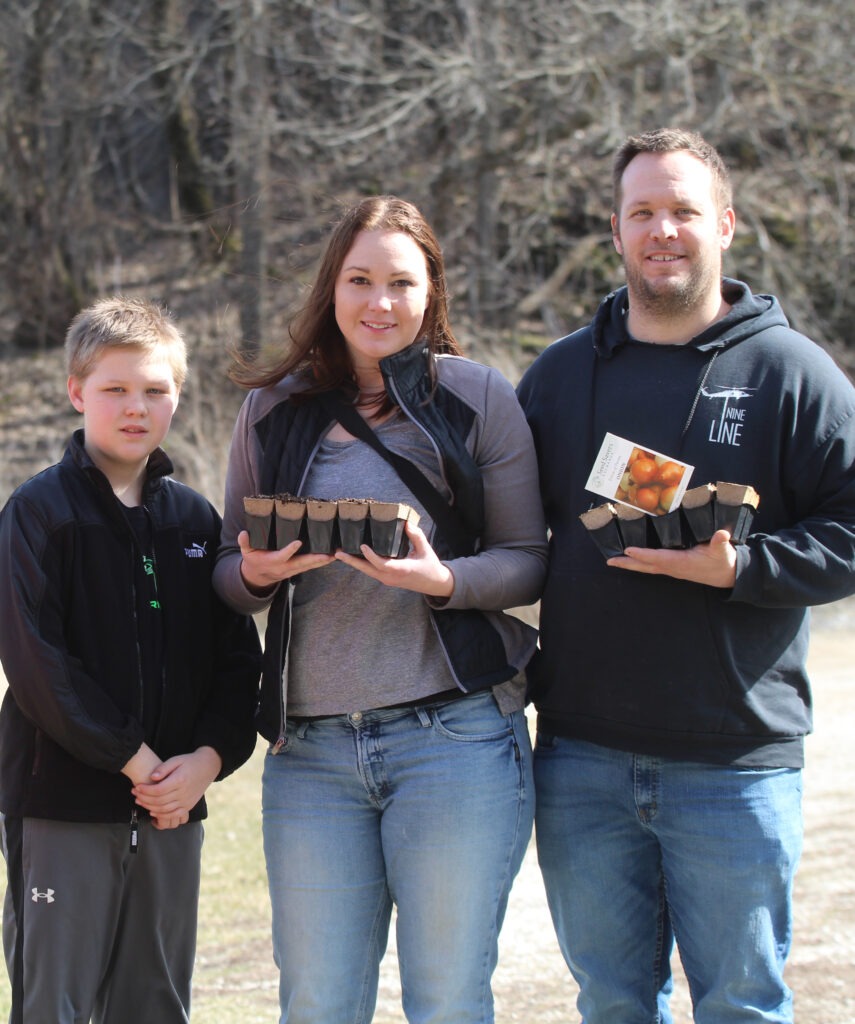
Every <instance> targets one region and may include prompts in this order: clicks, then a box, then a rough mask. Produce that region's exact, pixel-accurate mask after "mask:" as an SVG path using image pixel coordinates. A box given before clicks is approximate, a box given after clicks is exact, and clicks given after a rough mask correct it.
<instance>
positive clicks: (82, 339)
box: [65, 295, 187, 388]
mask: <svg viewBox="0 0 855 1024" xmlns="http://www.w3.org/2000/svg"><path fill="white" fill-rule="evenodd" d="M122 346H127V347H129V348H136V349H139V350H140V351H142V352H148V353H153V352H157V351H162V352H163V355H164V356H165V358H166V359H167V361H168V362H169V365H170V366H171V368H172V376H173V379H174V380H175V385H176V387H178V388H180V387H181V386H182V384H183V383H184V381H185V380H186V378H187V349H186V346H185V344H184V338H183V336H182V334H181V332H180V331H179V330H178V327H177V326H176V324H175V321H174V320H173V318H172V314H171V313H170V312H169V311H168V310H167V309H166V308H165V307H163V306H159V305H157V304H155V303H153V302H147V301H146V300H145V299H129V298H126V297H125V296H122V295H117V296H114V297H112V298H108V299H101V300H99V301H98V302H96V303H94V304H93V305H91V306H88V307H87V308H86V309H83V310H81V311H80V312H79V313H78V314H77V316H76V317H75V318H74V319H73V320H72V321H71V324H70V325H69V328H68V331H67V332H66V335H65V363H66V368H67V370H68V375H69V376H71V377H77V378H78V379H80V380H83V379H85V378H86V377H87V376H88V375H89V374H90V373H91V372H92V369H93V367H94V365H95V362H96V361H97V359H98V357H99V356H100V355H101V353H102V352H103V351H104V350H105V349H109V348H121V347H122Z"/></svg>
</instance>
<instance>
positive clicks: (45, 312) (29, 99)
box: [0, 0, 855, 501]
mask: <svg viewBox="0 0 855 1024" xmlns="http://www.w3.org/2000/svg"><path fill="white" fill-rule="evenodd" d="M853 37H855V5H853V4H852V3H851V0H818V2H814V3H812V4H810V5H807V4H804V3H802V2H801V0H703V2H702V0H527V2H526V3H525V4H521V3H519V2H518V0H418V2H415V0H395V2H394V3H393V2H390V0H358V2H357V0H281V2H271V0H218V2H217V3H213V2H211V0H149V2H147V3H144V4H140V3H138V2H137V0H15V2H14V3H12V2H10V0H5V2H3V3H2V6H0V146H2V148H3V152H2V159H0V372H2V382H0V383H2V384H3V396H2V400H0V429H2V432H3V435H4V438H5V439H6V440H10V438H12V437H14V442H15V443H14V444H11V445H8V444H7V446H6V451H7V452H8V457H7V459H6V460H5V465H4V466H3V468H2V471H0V498H5V495H6V494H7V493H8V491H9V490H10V489H11V487H12V486H13V485H14V484H16V483H18V482H20V480H21V479H23V478H25V477H26V476H27V475H29V473H30V472H32V471H33V469H34V468H38V466H39V465H42V464H44V463H46V462H48V461H51V460H52V459H53V458H55V457H56V456H57V455H58V454H59V451H60V450H61V447H62V443H63V441H64V435H65V430H64V427H65V426H66V425H67V424H66V420H65V418H64V417H66V416H68V417H69V419H68V424H71V425H73V422H74V421H73V417H71V415H70V413H67V411H66V406H65V404H64V402H63V398H62V391H61V390H60V391H57V390H56V389H57V380H60V381H61V379H62V375H61V359H60V358H59V356H58V353H57V346H59V344H60V343H61V341H62V338H63V334H64V331H65V328H66V326H67V324H68V321H69V319H70V318H71V317H72V316H73V314H74V313H75V312H76V311H77V310H78V309H79V308H80V307H81V306H83V305H85V304H87V303H88V302H90V301H91V300H93V299H94V298H96V297H97V296H99V295H103V294H108V293H113V292H117V291H122V292H126V293H130V294H145V295H148V296H150V297H152V298H155V299H158V300H160V301H163V302H166V303H167V304H168V305H169V306H170V307H171V308H172V309H173V311H174V312H175V313H176V314H177V315H178V317H179V319H180V321H181V323H182V326H183V327H184V329H185V331H186V333H187V335H188V338H189V340H190V343H191V349H192V360H193V362H192V366H193V377H192V379H191V382H190V385H189V386H188V388H187V391H186V393H185V400H184V403H183V406H182V409H181V410H180V414H179V420H178V422H177V424H176V429H175V430H174V432H173V435H172V438H171V440H170V444H171V446H172V447H171V451H172V454H173V455H174V456H175V457H176V462H177V465H178V470H179V473H180V474H181V475H182V476H184V477H185V478H186V479H187V480H188V482H190V483H193V484H195V485H196V486H198V487H201V488H202V489H203V490H206V491H207V492H208V493H210V495H211V496H212V498H213V499H214V500H215V501H216V500H218V498H219V495H220V493H221V486H222V473H223V459H224V454H225V448H226V447H227V444H228V436H229V432H230V429H231V424H232V422H233V413H234V410H235V409H236V406H237V403H238V402H239V400H240V395H239V393H238V392H237V390H236V389H235V388H234V387H232V386H231V385H228V384H227V383H226V382H225V370H226V369H227V366H228V356H227V348H228V346H230V345H239V346H242V347H243V348H244V349H245V350H247V351H253V350H255V349H257V348H258V347H260V346H261V347H263V346H273V347H276V346H281V345H282V344H283V343H284V341H285V340H286V338H287V321H288V317H289V314H290V313H292V312H293V310H294V309H295V308H296V307H297V306H298V305H299V304H300V302H301V301H302V299H303V297H304V296H305V288H306V287H307V282H308V281H309V280H310V279H311V274H312V269H313V267H314V265H315V261H316V259H317V257H318V255H319V251H320V246H321V244H322V242H323V240H324V239H325V237H326V235H327V233H328V230H329V226H330V223H331V222H332V220H333V219H334V218H335V216H336V214H337V212H338V211H339V209H340V208H341V206H342V204H347V203H349V202H351V201H352V200H353V199H355V198H357V197H359V196H361V195H364V194H368V193H376V192H394V193H397V194H399V195H401V196H403V197H405V198H407V199H410V200H412V201H414V202H415V203H416V204H418V205H419V206H420V207H421V209H422V210H423V211H424V213H425V214H426V215H427V217H428V219H429V220H430V221H431V222H432V223H433V225H434V227H435V229H436V231H437V234H438V236H439V238H440V239H441V241H442V243H443V247H444V251H445V256H446V261H447V264H448V271H449V278H450V285H451V293H452V317H453V322H454V324H455V326H456V329H457V330H458V332H459V335H460V337H461V340H462V341H463V342H464V344H465V345H466V347H467V349H468V351H469V352H470V353H471V354H472V355H474V356H475V357H476V358H481V359H484V360H485V361H488V362H492V363H494V364H496V365H498V366H499V367H500V368H501V369H503V370H505V372H506V373H507V374H508V376H510V377H511V378H512V379H515V378H516V377H518V376H519V373H520V372H521V369H522V368H524V366H525V365H526V363H527V362H528V361H530V359H531V358H532V357H533V356H534V354H536V352H537V351H538V349H539V348H540V347H542V346H543V345H544V344H546V343H547V342H549V341H550V340H552V339H554V338H556V337H558V336H560V335H561V334H563V333H567V332H569V331H570V330H572V329H575V328H576V327H577V326H579V325H581V324H582V323H584V322H586V321H587V320H588V319H589V318H590V316H591V314H592V312H593V310H594V308H595V307H596V305H597V303H598V302H599V301H600V299H601V298H602V296H603V295H604V294H606V293H607V292H608V291H610V290H611V289H612V288H613V287H615V286H616V285H618V284H620V283H621V279H622V274H621V268H620V263H619V260H618V258H617V256H616V254H615V253H614V250H613V247H612V244H611V239H610V235H609V231H608V214H609V211H610V188H611V186H610V161H611V156H612V153H613V151H614V149H615V148H616V146H617V145H618V144H619V143H620V141H621V140H622V139H623V137H624V136H625V135H626V134H628V133H631V132H635V131H638V130H642V129H645V128H651V127H655V126H658V125H662V124H676V125H681V126H686V127H691V128H696V129H698V130H700V131H701V132H702V133H703V134H704V135H706V136H707V137H708V138H709V139H710V140H711V141H712V142H713V143H714V144H715V145H716V146H718V148H719V149H720V151H721V152H722V154H723V155H724V157H725V158H726V160H727V161H728V163H729V165H730V167H731V169H732V172H733V176H734V180H735V185H736V207H737V215H738V221H737V234H736V238H735V241H734V245H733V248H732V250H731V253H730V254H729V255H728V262H727V267H726V269H727V272H728V273H730V274H732V275H734V276H739V277H741V278H743V279H744V280H746V281H748V282H749V283H750V285H751V286H752V288H754V289H755V290H757V291H771V292H774V293H776V294H778V295H779V296H780V297H781V299H782V301H783V304H784V307H785V310H786V312H787V313H788V315H789V317H790V319H791V321H792V323H793V324H794V326H796V327H797V328H799V329H801V330H803V331H804V332H805V333H807V334H809V335H810V336H811V337H812V338H814V339H815V340H817V341H818V342H820V343H821V344H823V345H824V346H826V347H828V348H829V349H830V350H831V351H832V353H833V354H834V355H835V357H836V358H837V359H838V361H839V362H840V363H841V364H842V365H844V366H845V367H846V368H847V369H848V370H850V371H851V370H852V367H853V365H855V349H853V347H852V345H851V343H850V333H851V331H850V325H851V323H852V321H853V315H854V314H855V291H853V289H852V287H851V285H852V279H853V253H854V252H855V235H853V213H852V201H853V200H852V196H853V194H855V117H853V113H855V61H853V60H852V54H851V40H852V38H853ZM57 373H58V374H59V376H57ZM59 386H60V387H61V384H60V385H59ZM42 390H43V391H44V392H45V394H44V401H40V400H39V397H40V394H41V391H42ZM10 432H11V433H10Z"/></svg>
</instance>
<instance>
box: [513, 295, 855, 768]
mask: <svg viewBox="0 0 855 1024" xmlns="http://www.w3.org/2000/svg"><path fill="white" fill-rule="evenodd" d="M722 291H723V294H724V296H725V298H726V300H727V301H728V303H730V305H731V307H732V308H731V309H730V311H729V312H728V313H727V315H726V316H725V317H723V318H722V319H721V320H718V321H717V322H716V323H714V324H713V325H711V326H710V327H709V328H708V329H707V330H706V331H704V332H703V333H702V334H701V335H699V336H698V337H696V338H694V339H693V340H692V341H691V342H689V343H688V344H686V345H658V344H645V343H640V342H637V341H635V340H633V339H632V338H630V336H629V334H628V333H627V330H626V322H625V321H626V309H627V293H626V289H621V290H619V291H617V292H615V293H613V294H611V295H609V296H608V297H607V298H606V299H605V300H604V301H603V303H602V305H601V306H600V308H599V310H598V311H597V313H596V315H595V317H594V320H593V321H592V323H591V324H590V325H588V326H587V327H585V328H582V329H581V330H579V331H577V332H576V333H574V334H572V335H570V336H568V337H567V338H563V339H561V340H559V341H557V342H555V343H554V344H553V345H551V346H549V348H547V349H546V350H545V351H544V353H543V354H542V355H541V356H540V357H539V358H538V359H537V360H536V362H535V363H534V365H533V366H532V367H531V368H530V369H529V371H528V372H527V373H526V375H525V376H524V378H523V380H522V382H521V384H520V387H519V397H520V401H521V403H522V405H523V408H524V409H525V411H526V416H527V418H528V421H529V424H530V426H531V428H532V432H533V434H534V439H535V446H536V448H537V451H538V462H539V468H540V481H541V491H542V497H543V503H544V508H545V512H546V520H547V524H548V526H549V529H550V532H551V540H550V563H549V575H548V580H547V585H546V591H545V593H544V597H543V600H542V605H541V639H540V645H541V650H540V652H539V654H538V655H537V656H536V658H535V660H534V662H533V663H532V665H531V667H530V678H531V683H532V695H533V699H534V702H535V705H536V707H537V709H538V728H539V729H541V730H543V731H545V732H551V733H555V734H558V735H564V736H574V737H578V738H581V739H586V740H589V741H591V742H595V743H600V744H602V745H605V746H611V747H616V748H619V749H623V750H630V751H634V752H637V753H645V754H651V755H654V756H663V757H671V758H678V759H687V760H693V761H699V762H706V763H740V764H746V765H780V766H799V765H801V764H802V761H803V737H804V735H805V733H807V732H809V731H810V727H811V698H810V689H809V684H808V679H807V674H806V671H805V657H806V653H807V642H808V625H809V619H808V613H807V611H806V607H807V606H809V605H814V604H821V603H824V602H828V601H833V600H836V599H838V598H842V597H845V596H848V595H849V594H851V593H853V592H854V591H855V390H853V388H852V385H851V384H850V382H849V381H848V380H847V379H846V377H845V376H844V374H843V373H841V372H840V370H838V369H837V368H836V367H835V365H834V363H833V361H832V360H831V358H830V357H829V356H828V355H827V354H826V353H825V352H824V351H823V350H822V349H820V348H819V347H818V346H817V345H815V344H814V343H813V342H811V341H810V340H809V339H807V338H805V337H804V336H803V335H801V334H798V333H797V332H795V331H793V330H791V329H790V328H789V326H788V323H787V320H786V318H785V317H784V314H783V313H782V311H781V308H780V306H779V304H778V302H777V300H776V299H775V298H773V297H771V296H764V295H752V294H751V292H750V291H749V289H748V288H747V286H746V285H744V284H742V283H741V282H738V281H733V280H728V279H724V281H723V283H722ZM606 432H610V433H612V434H617V435H618V436H621V437H624V438H627V439H629V440H631V441H634V442H636V443H638V444H639V445H641V446H642V447H645V448H649V449H653V450H655V451H658V452H661V453H663V454H666V455H671V456H675V457H677V458H679V459H681V460H682V461H685V462H687V463H689V464H691V465H693V466H694V467H695V469H694V472H693V475H692V479H691V485H696V484H702V483H707V482H715V481H716V480H727V481H732V482H735V483H744V484H750V485H752V486H753V487H754V488H755V489H756V490H757V491H758V493H759V495H760V505H759V509H758V511H757V515H756V518H755V520H754V525H753V533H752V535H751V536H750V537H749V539H748V542H747V543H746V544H745V545H743V546H740V547H738V549H737V576H736V583H735V585H734V587H733V589H732V590H718V589H716V588H713V587H707V586H701V585H699V584H694V583H688V582H685V581H680V580H674V579H671V578H668V577H665V576H652V575H644V574H637V573H631V572H627V571H624V570H621V569H617V568H613V567H609V566H607V565H606V563H605V560H604V558H603V556H602V554H601V553H600V551H599V550H598V549H597V548H596V547H595V545H594V544H593V542H592V541H591V539H590V537H589V536H588V535H587V532H586V530H585V529H584V527H583V526H582V525H581V523H580V521H579V518H578V517H579V514H580V513H582V512H584V511H585V510H586V509H588V508H590V507H591V506H592V505H595V504H600V503H602V502H603V501H604V500H605V499H604V498H602V497H600V496H598V495H595V494H593V493H591V492H589V491H586V490H585V483H586V481H587V478H588V473H589V471H590V469H591V466H592V464H593V460H594V457H595V455H596V453H597V451H598V449H599V447H600V444H601V442H602V439H603V436H604V434H605V433H606Z"/></svg>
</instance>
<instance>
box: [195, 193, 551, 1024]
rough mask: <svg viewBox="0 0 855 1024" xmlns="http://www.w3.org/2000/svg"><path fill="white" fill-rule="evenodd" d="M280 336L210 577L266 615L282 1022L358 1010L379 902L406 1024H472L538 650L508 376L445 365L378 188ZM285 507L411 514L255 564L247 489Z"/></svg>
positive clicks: (400, 215)
mask: <svg viewBox="0 0 855 1024" xmlns="http://www.w3.org/2000/svg"><path fill="white" fill-rule="evenodd" d="M290 333H291V340H292V345H291V347H290V349H289V350H288V352H287V353H286V354H285V356H284V357H283V359H282V360H281V362H280V363H279V364H278V365H277V366H274V367H272V368H270V369H269V370H259V369H257V368H255V369H253V368H247V367H245V368H244V370H243V372H242V373H241V374H239V379H240V380H241V382H242V383H243V384H244V385H247V386H251V387H253V388H254V390H252V391H251V392H250V394H249V395H248V397H247V399H246V401H245V403H244V405H243V408H242V410H241V412H240V415H239V418H238V421H237V425H236V428H235V434H234V437H233V440H232V446H231V453H230V461H229V470H228V478H227V482H226V509H225V523H224V528H223V546H222V549H221V552H220V554H219V558H218V564H217V568H216V573H215V580H216V585H217V588H218V590H219V592H220V594H221V595H222V596H223V597H224V598H225V599H226V600H227V601H228V602H229V603H230V604H231V605H232V606H233V607H234V608H236V609H240V610H241V611H244V612H252V613H255V612H259V611H263V610H264V609H267V608H269V615H268V627H267V634H266V643H265V670H264V677H263V681H262V694H261V701H260V706H259V712H258V728H259V731H260V732H261V734H262V735H263V736H264V737H265V738H266V739H267V740H269V741H270V744H271V746H270V750H269V753H268V756H267V757H266V759H265V767H264V779H263V833H264V850H265V858H266V862H267V873H268V880H269V886H270V897H271V903H272V908H273V944H274V955H275V959H276V963H277V964H278V966H279V969H280V1004H281V1011H282V1016H281V1021H283V1022H285V1021H287V1022H289V1024H295V1022H296V1024H310V1022H318V1024H333V1022H335V1024H339V1022H344V1021H347V1022H368V1021H370V1020H371V1018H372V1015H373V1012H374V1005H375V1001H376V996H377V982H378V974H379V964H380V961H381V959H382V957H383V953H384V950H385V948H386V942H387V938H388V930H389V923H390V918H391V911H392V906H393V904H394V905H395V906H396V907H397V914H398V916H397V947H398V958H399V963H400V972H401V984H402V991H403V1005H404V1011H405V1013H406V1016H407V1019H408V1020H409V1021H411V1022H412V1021H427V1020H430V1021H431V1022H433V1024H440V1022H448V1024H452V1022H453V1024H466V1022H473V1024H474V1022H479V1024H481V1022H489V1021H492V1020H493V998H492V992H491V988H490V978H491V975H492V972H493V969H494V967H495V965H496V959H497V953H498V944H497V940H498V933H499V929H500V927H501V923H502V919H503V916H504V912H505V907H506V904H507V899H508V893H509V891H510V887H511V883H512V881H513V878H514V876H515V875H516V873H517V871H518V869H519V866H520V863H521V861H522V857H523V854H524V852H525V849H526V845H527V843H528V840H529V837H530V833H531V826H532V812H533V789H532V779H531V768H530V757H531V750H530V744H529V739H528V732H527V729H526V723H525V718H524V713H523V703H524V686H523V682H522V678H521V672H522V669H523V667H524V665H525V663H526V662H527V660H528V658H529V657H530V655H531V653H532V650H533V648H534V644H535V637H534V631H533V630H532V629H531V628H530V627H527V626H525V625H524V624H523V623H521V622H520V621H519V620H518V619H515V618H512V617H511V616H508V615H505V614H504V613H503V612H502V609H505V608H510V607H514V606H518V605H522V604H528V603H531V602H533V601H535V600H536V599H537V598H538V597H539V595H540V591H541V587H542V584H543V580H544V576H545V563H546V544H545V529H544V525H543V517H542V511H541V507H540V499H539V495H538V483H537V469H536V463H535V456H534V453H533V447H532V442H531V438H530V435H529V431H528V427H527V425H526V423H525V420H524V418H523V416H522V413H521V411H520V409H519V406H518V403H517V400H516V396H515V395H514V392H513V390H512V388H511V386H510V385H509V384H508V383H507V381H505V380H504V378H503V377H502V376H501V375H500V374H499V373H498V372H497V371H495V370H493V369H489V368H487V367H484V366H481V365H479V364H477V363H473V362H470V361H469V360H466V359H463V358H462V357H461V356H460V348H459V346H458V344H457V341H456V340H455V338H454V335H453V333H452V331H451V328H450V326H449V324H448V314H447V297H446V282H445V272H444V268H443V261H442V253H441V250H440V248H439V244H438V243H437V241H436V238H435V237H434V235H433V232H432V231H431V229H430V227H429V226H428V225H427V224H426V223H425V221H424V219H423V217H422V216H421V214H420V213H419V211H418V210H417V209H416V208H415V207H414V206H412V205H410V204H409V203H406V202H404V201H402V200H400V199H396V198H394V197H388V196H387V197H375V198H370V199H365V200H363V201H362V202H360V203H358V204H357V205H356V206H354V207H353V208H352V209H350V210H349V211H348V212H347V213H346V214H345V215H344V217H343V218H342V220H341V221H340V223H339V224H338V226H337V227H336V228H335V230H334V231H333V234H332V236H331V238H330V241H329V243H328V246H327V249H326V253H325V255H324V256H323V258H322V262H321V266H320V270H319V273H318V276H317V280H316V283H315V286H314V288H313V290H312V293H311V296H310V298H309V300H308V303H307V305H306V306H305V307H304V309H303V311H302V313H301V314H300V315H299V316H298V318H297V320H296V322H295V323H294V324H293V325H292V328H291V332H290ZM354 410H355V411H356V413H357V415H356V417H355V421H356V422H355V423H354V421H353V412H354ZM338 416H342V418H344V419H346V420H347V419H348V416H349V417H351V419H350V420H349V422H350V428H346V427H345V426H343V425H342V423H340V422H339V421H338ZM363 424H368V426H370V427H371V428H372V430H373V431H374V433H375V434H376V436H377V437H378V438H379V439H380V441H381V442H382V445H383V446H385V447H386V448H388V449H390V450H391V451H392V452H393V453H395V454H397V456H403V457H404V460H406V463H408V464H410V469H412V466H413V465H415V467H417V469H418V470H419V471H420V472H421V474H422V475H423V476H424V477H426V478H427V480H428V482H429V484H430V485H432V487H429V488H428V490H429V491H431V492H433V489H435V490H436V491H438V492H439V499H440V501H439V505H440V506H441V507H440V508H436V506H432V507H434V511H435V512H436V515H437V518H440V519H442V525H441V526H439V525H438V524H437V523H436V522H435V521H434V517H433V516H431V515H430V514H429V512H428V509H427V508H426V507H425V503H424V502H422V501H421V500H420V499H419V498H418V497H417V496H416V494H415V493H414V492H413V490H411V489H410V488H409V487H408V486H407V485H405V484H404V482H403V480H402V478H401V476H400V475H399V472H400V470H399V469H396V468H393V466H392V465H390V464H389V462H387V461H386V459H385V458H384V457H383V455H382V454H378V453H377V452H376V451H375V450H374V449H373V448H372V447H371V446H370V444H369V443H366V441H363V440H358V439H356V437H355V436H354V434H355V433H358V434H360V435H361V434H362V433H363V431H364V426H363ZM368 436H369V438H370V437H371V435H368ZM405 468H406V467H405ZM405 475H406V474H405ZM414 486H415V485H414ZM285 492H288V493H291V494H297V495H304V496H309V495H311V496H314V497H319V498H327V499H338V498H344V497H362V498H372V499H375V500H380V501H394V502H402V503H406V504H409V505H411V506H412V507H413V508H415V509H416V510H417V511H418V512H419V513H420V516H421V518H420V521H419V525H418V526H414V525H412V524H409V523H408V525H407V527H406V529H407V535H408V540H409V547H410V550H409V554H408V555H407V556H406V557H405V558H382V557H379V556H378V555H377V554H375V553H374V552H373V551H372V550H371V549H370V548H368V547H367V546H363V548H362V553H363V556H364V557H361V558H360V557H358V556H354V555H350V554H346V553H345V552H344V551H341V550H337V551H336V552H335V553H334V554H332V555H330V554H309V553H301V550H300V547H301V545H300V541H294V542H292V543H290V544H289V545H288V546H287V547H285V548H283V549H282V550H280V551H268V550H257V549H255V550H254V549H252V548H251V547H250V546H249V536H248V534H247V533H246V532H245V530H244V516H243V504H242V502H243V498H244V496H251V495H257V494H280V493H285ZM422 493H423V491H422ZM423 496H424V495H423ZM425 500H426V501H427V498H426V499H425Z"/></svg>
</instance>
